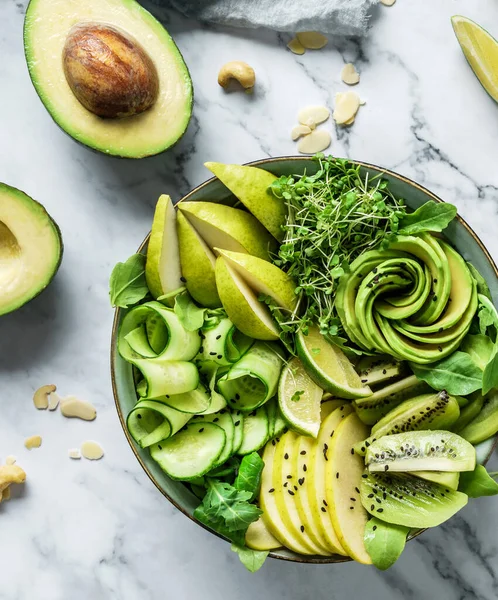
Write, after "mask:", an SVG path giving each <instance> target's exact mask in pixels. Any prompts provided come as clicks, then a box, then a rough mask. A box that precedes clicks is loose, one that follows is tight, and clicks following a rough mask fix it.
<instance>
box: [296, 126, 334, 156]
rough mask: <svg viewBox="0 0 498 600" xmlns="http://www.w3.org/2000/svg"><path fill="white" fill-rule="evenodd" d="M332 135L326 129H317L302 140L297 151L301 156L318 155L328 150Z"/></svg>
mask: <svg viewBox="0 0 498 600" xmlns="http://www.w3.org/2000/svg"><path fill="white" fill-rule="evenodd" d="M331 141H332V140H331V137H330V133H329V132H328V131H326V130H325V129H316V130H315V131H312V132H311V133H310V134H309V135H305V136H304V137H303V138H301V139H300V140H299V142H298V144H297V149H298V151H299V152H301V154H316V153H317V152H322V151H323V150H326V149H327V148H328V147H329V146H330V143H331Z"/></svg>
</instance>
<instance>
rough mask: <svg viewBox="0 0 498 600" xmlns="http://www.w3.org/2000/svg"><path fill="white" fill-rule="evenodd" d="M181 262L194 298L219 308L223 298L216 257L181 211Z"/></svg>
mask: <svg viewBox="0 0 498 600" xmlns="http://www.w3.org/2000/svg"><path fill="white" fill-rule="evenodd" d="M176 224H177V231H178V243H179V247H180V264H181V267H182V273H183V277H184V278H185V279H186V282H185V285H186V287H187V290H188V291H189V293H190V295H191V296H192V298H194V300H197V302H199V304H201V305H202V306H207V307H208V308H218V307H220V306H221V300H220V297H219V296H218V291H217V289H216V280H215V276H214V266H215V263H216V258H215V256H214V254H213V253H212V252H211V250H210V249H209V248H208V246H207V245H206V243H205V242H204V241H203V239H202V238H201V237H200V235H199V234H198V233H197V231H196V230H195V229H194V228H193V227H192V225H190V223H189V222H188V221H187V219H186V218H185V217H184V216H183V214H182V213H181V212H178V214H177V222H176Z"/></svg>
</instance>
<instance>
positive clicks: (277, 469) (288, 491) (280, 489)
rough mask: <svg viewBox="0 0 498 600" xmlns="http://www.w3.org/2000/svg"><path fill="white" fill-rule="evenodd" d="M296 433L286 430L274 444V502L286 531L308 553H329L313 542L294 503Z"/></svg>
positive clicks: (297, 485)
mask: <svg viewBox="0 0 498 600" xmlns="http://www.w3.org/2000/svg"><path fill="white" fill-rule="evenodd" d="M296 439H297V434H295V433H294V432H293V431H288V432H287V433H284V434H283V435H282V436H281V437H280V441H279V442H278V443H277V445H276V451H275V460H274V463H273V485H274V487H275V502H276V503H277V508H278V510H279V512H280V515H281V517H282V521H283V522H284V524H285V526H286V528H287V530H288V531H290V532H291V533H292V536H293V537H294V538H295V539H297V540H299V541H300V543H301V544H302V545H303V546H304V547H305V548H306V549H307V550H308V553H309V554H317V555H320V554H329V553H328V552H326V551H325V550H324V549H322V548H320V546H318V545H317V544H315V543H314V542H313V540H312V538H311V537H310V535H309V534H308V531H307V529H306V525H305V523H303V522H302V521H301V517H300V514H299V511H298V509H297V505H296V500H295V498H296V494H299V492H300V491H301V492H302V493H303V494H304V493H305V490H302V489H301V490H300V487H299V484H298V481H297V479H296V477H297V473H296V472H295V471H294V470H293V468H292V467H293V462H294V460H293V458H294V455H295V453H296Z"/></svg>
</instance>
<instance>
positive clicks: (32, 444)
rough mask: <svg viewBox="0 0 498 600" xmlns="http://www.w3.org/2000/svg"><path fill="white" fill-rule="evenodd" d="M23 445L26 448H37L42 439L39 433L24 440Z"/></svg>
mask: <svg viewBox="0 0 498 600" xmlns="http://www.w3.org/2000/svg"><path fill="white" fill-rule="evenodd" d="M24 445H25V447H26V448H27V449H28V450H33V448H39V447H40V446H41V445H42V439H41V436H40V435H32V436H31V437H29V438H26V439H25V440H24Z"/></svg>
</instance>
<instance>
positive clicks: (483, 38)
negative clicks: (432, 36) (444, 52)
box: [451, 15, 498, 102]
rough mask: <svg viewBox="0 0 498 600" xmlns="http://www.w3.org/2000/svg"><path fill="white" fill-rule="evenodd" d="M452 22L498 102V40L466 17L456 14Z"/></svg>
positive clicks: (485, 85)
mask: <svg viewBox="0 0 498 600" xmlns="http://www.w3.org/2000/svg"><path fill="white" fill-rule="evenodd" d="M451 24H452V25H453V29H454V31H455V35H456V37H457V39H458V42H459V43H460V46H461V48H462V50H463V53H464V54H465V58H466V59H467V61H468V63H469V65H470V66H471V67H472V70H473V71H474V73H475V74H476V76H477V78H478V79H479V81H480V82H481V84H482V86H483V88H484V89H485V90H486V91H487V92H488V94H489V95H490V96H491V98H493V100H495V101H496V102H498V42H497V41H496V40H495V39H494V38H493V37H492V36H491V35H490V34H489V33H488V32H487V31H486V30H485V29H483V28H482V27H481V26H480V25H478V24H477V23H474V21H471V20H470V19H467V18H466V17H461V16H460V15H455V16H454V17H452V18H451Z"/></svg>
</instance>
